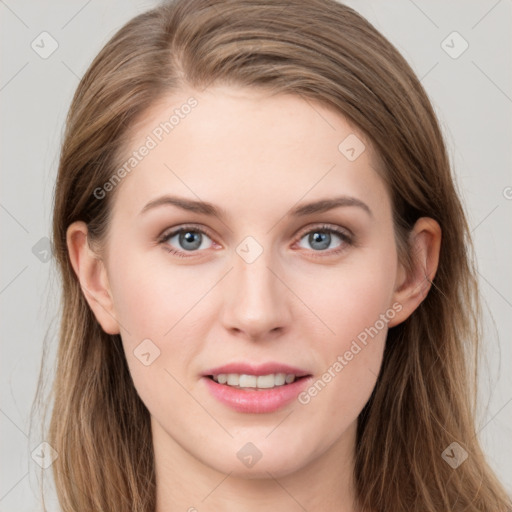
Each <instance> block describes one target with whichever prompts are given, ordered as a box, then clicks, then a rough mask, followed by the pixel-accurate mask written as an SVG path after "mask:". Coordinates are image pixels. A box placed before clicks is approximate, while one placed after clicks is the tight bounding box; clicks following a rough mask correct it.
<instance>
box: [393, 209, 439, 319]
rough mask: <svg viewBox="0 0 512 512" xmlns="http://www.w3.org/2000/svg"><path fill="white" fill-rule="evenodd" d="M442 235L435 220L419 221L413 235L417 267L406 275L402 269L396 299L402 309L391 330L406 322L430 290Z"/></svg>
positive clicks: (411, 235)
mask: <svg viewBox="0 0 512 512" xmlns="http://www.w3.org/2000/svg"><path fill="white" fill-rule="evenodd" d="M441 235H442V234H441V227H440V226H439V224H438V222H436V221H435V220H434V219H431V218H429V217H421V218H420V219H418V220H417V221H416V223H415V225H414V228H413V229H412V231H411V234H410V242H411V243H410V245H411V250H412V254H411V257H412V263H413V268H412V269H411V271H410V272H406V271H405V269H404V268H403V267H400V269H399V272H398V273H397V282H396V283H395V293H394V295H393V299H394V302H398V303H399V304H401V306H402V309H401V311H400V314H398V315H396V316H395V318H394V319H393V321H392V322H390V323H389V324H388V326H389V327H393V326H395V325H398V324H400V323H402V322H403V321H404V320H406V319H407V318H408V317H409V316H410V315H411V314H412V313H413V312H414V311H415V310H416V308H417V307H418V306H419V305H420V304H421V303H422V302H423V300H424V299H425V297H426V296H427V294H428V292H429V291H430V288H431V286H432V281H433V280H434V277H435V275H436V272H437V268H438V264H439V254H440V249H441Z"/></svg>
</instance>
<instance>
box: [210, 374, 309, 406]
mask: <svg viewBox="0 0 512 512" xmlns="http://www.w3.org/2000/svg"><path fill="white" fill-rule="evenodd" d="M222 368H226V367H222ZM237 368H238V369H239V368H240V366H237ZM280 368H281V369H283V366H282V365H281V366H280ZM288 368H289V367H288ZM258 371H261V370H258ZM215 372H217V370H215ZM264 372H266V373H260V375H267V374H268V373H294V372H293V371H290V372H285V371H284V370H283V371H270V372H269V371H268V370H267V369H265V370H264ZM219 373H245V374H247V375H251V372H248V371H247V368H246V370H244V372H241V371H239V370H237V371H230V372H226V371H224V370H223V371H221V372H219ZM215 374H216V373H215ZM252 374H253V375H255V374H254V373H252ZM312 379H313V377H312V376H311V375H310V376H308V377H304V378H301V379H299V380H296V381H295V382H292V383H291V384H285V385H284V386H278V387H276V388H273V389H261V390H258V389H254V390H252V389H251V390H247V389H238V388H234V387H230V386H227V385H226V384H219V383H218V382H215V381H214V380H213V379H211V378H210V377H208V376H203V377H202V379H201V380H202V381H204V382H205V385H206V387H207V388H208V391H209V392H210V393H211V394H212V395H213V396H214V397H215V398H216V399H217V400H218V401H219V402H221V403H222V404H224V405H227V406H228V407H230V408H232V409H234V410H235V411H238V412H245V413H268V412H274V411H277V410H278V409H281V408H282V407H284V406H285V405H288V404H289V403H291V402H293V401H294V400H295V399H296V398H297V396H298V395H299V393H301V392H302V391H304V389H305V388H306V386H308V385H309V384H310V382H311V380H312Z"/></svg>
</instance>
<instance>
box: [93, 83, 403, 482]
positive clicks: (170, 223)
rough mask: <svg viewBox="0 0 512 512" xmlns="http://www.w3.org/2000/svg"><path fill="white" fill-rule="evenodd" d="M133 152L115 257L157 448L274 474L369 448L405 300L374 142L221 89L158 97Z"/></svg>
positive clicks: (294, 109) (313, 116)
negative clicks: (363, 427)
mask: <svg viewBox="0 0 512 512" xmlns="http://www.w3.org/2000/svg"><path fill="white" fill-rule="evenodd" d="M191 97H193V98H194V99H195V101H189V102H188V103H187V100H189V98H191ZM187 104H188V105H190V108H185V107H184V105H187ZM191 105H193V106H191ZM176 112H178V113H177V114H176ZM173 113H174V114H175V117H174V119H173V121H171V122H172V123H173V124H172V128H170V126H171V125H169V124H168V125H165V122H166V121H169V118H170V117H171V115H173ZM161 123H162V124H161ZM163 127H165V128H166V129H167V130H166V129H164V128H163ZM167 132H168V133H167ZM347 137H348V139H347ZM363 144H364V146H363ZM144 145H145V146H146V147H147V148H149V149H148V150H147V151H145V150H141V149H140V148H141V147H142V146H144ZM134 151H135V152H137V155H136V156H134V158H136V159H137V163H136V165H134V166H133V168H132V169H131V170H130V172H126V173H121V175H122V176H121V177H122V180H121V182H120V183H119V184H118V185H116V187H117V189H116V190H115V202H114V206H113V217H112V222H111V225H110V231H109V236H108V241H107V246H106V253H105V254H106V256H105V259H104V262H105V270H106V275H107V276H108V286H109V290H110V294H111V297H112V316H113V317H115V319H116V322H117V325H118V326H119V332H120V334H121V337H122V341H123V345H124V349H125V354H126V359H127V361H128V365H129V368H130V371H131V375H132V377H133V382H134V385H135V387H136V389H137V392H138V393H139V395H140V397H141V399H142V400H143V402H144V403H145V405H146V406H147V408H148V410H149V412H150V414H151V418H152V427H153V433H154V441H155V450H156V451H157V452H158V451H159V450H166V449H167V450H169V452H173V453H176V452H177V451H181V453H187V454H188V455H187V456H189V457H192V458H193V459H194V460H195V461H198V462H199V463H201V464H203V465H206V466H208V467H210V468H213V469H215V470H218V471H222V472H224V473H228V472H232V474H238V475H247V476H248V477H258V476H260V477H263V476H266V475H267V473H266V472H267V471H268V472H270V473H272V474H273V475H274V476H281V475H286V474H289V473H291V472H293V471H297V470H299V469H300V468H303V467H306V466H307V465H308V464H312V463H313V462H314V461H315V460H318V459H319V458H321V457H326V456H327V454H328V453H336V449H337V448H339V447H341V446H342V445H344V446H347V443H348V444H351V443H352V444H353V441H354V434H355V426H356V421H357V417H358V415H359V413H360V412H361V410H362V408H363V406H364V405H365V403H366V402H367V401H368V399H369V397H370V394H371V392H372V390H373V388H374V386H375V382H376V378H377V374H378V373H379V369H380V365H381V361H382V355H383V350H384V345H385V339H386V334H387V330H388V328H389V327H390V326H392V325H394V324H395V323H396V322H397V318H398V313H399V311H400V309H401V305H400V304H399V303H397V302H396V297H395V289H396V287H397V277H398V268H399V267H398V262H397V253H396V247H395V240H394V232H393V224H392V208H391V202H390V197H389V194H388V192H387V190H386V187H385V185H384V182H383V181H382V179H381V177H380V176H379V175H378V173H377V172H376V170H375V166H376V155H375V154H373V153H372V150H371V147H370V144H369V142H368V141H367V140H365V139H364V137H363V136H362V135H361V134H360V133H359V132H358V131H357V130H355V129H354V128H353V127H352V126H350V125H349V124H348V122H347V121H346V120H345V119H344V118H343V117H342V116H341V115H340V114H338V113H335V112H333V111H331V110H330V109H327V108H325V107H322V106H320V105H319V104H317V103H314V102H310V101H305V100H304V99H302V98H301V97H298V96H292V95H279V96H273V97H271V96H269V95H265V94H264V93H262V92H258V91H255V90H252V89H242V88H232V87H226V86H222V87H221V86H216V87H214V88H210V89H207V90H206V91H203V92H201V93H199V92H196V91H193V92H183V93H180V94H174V95H172V96H169V97H167V98H166V99H165V101H162V102H160V103H159V104H158V105H155V106H154V107H153V108H152V109H151V111H149V112H148V114H147V115H146V116H145V117H144V119H143V121H142V122H140V123H139V124H138V125H137V126H136V129H135V130H134V136H133V138H132V141H131V147H130V149H129V150H128V151H127V160H128V159H129V158H130V157H131V156H133V152H134ZM142 153H144V155H143V154H142ZM134 162H135V160H134V161H132V163H134ZM124 174H126V175H125V176H124ZM103 190H106V193H114V192H113V191H110V190H109V187H108V186H107V187H105V188H104V189H103ZM101 194H102V193H101V192H98V195H101ZM99 200H101V199H99ZM325 201H327V202H330V203H327V202H325ZM180 202H181V206H180ZM196 202H202V203H208V204H209V206H204V205H202V206H201V205H197V204H195V203H196ZM322 202H324V203H322ZM306 205H310V206H308V207H306ZM315 205H316V206H315ZM223 367H224V368H223ZM219 374H221V376H220V377H219V376H218V375H219ZM283 374H284V376H283ZM212 375H213V376H214V378H215V379H217V380H219V381H220V383H219V382H215V381H214V380H213V379H212V378H211V376H212ZM222 375H225V377H223V376H222ZM239 375H243V376H242V377H241V378H239ZM247 375H248V376H249V377H247ZM272 375H274V376H272ZM286 375H293V376H295V381H294V382H293V383H286V380H288V381H291V380H293V378H292V377H288V379H286ZM258 376H260V377H262V378H261V379H258ZM299 377H300V378H299ZM226 379H229V380H228V383H226V384H223V383H222V382H223V381H225V380H226ZM237 379H238V380H237ZM283 380H284V381H285V383H284V384H283ZM229 383H231V385H230V384H229ZM237 383H238V386H242V388H244V389H241V388H239V387H235V386H236V385H237ZM254 386H269V387H267V388H265V389H256V388H255V387H254ZM251 457H252V458H251ZM258 457H260V458H259V460H257V459H258ZM253 460H257V463H255V464H254V463H253V462H251V461H253ZM338 463H339V461H338Z"/></svg>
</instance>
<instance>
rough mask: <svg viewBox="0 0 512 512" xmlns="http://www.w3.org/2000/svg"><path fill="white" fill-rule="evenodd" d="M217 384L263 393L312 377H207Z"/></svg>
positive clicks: (235, 375) (271, 374)
mask: <svg viewBox="0 0 512 512" xmlns="http://www.w3.org/2000/svg"><path fill="white" fill-rule="evenodd" d="M206 377H208V378H209V379H210V380H213V381H214V382H216V383H217V384H222V385H225V386H229V387H231V388H235V389H239V390H246V391H261V390H268V389H275V388H281V387H285V386H289V385H290V384H293V383H294V382H296V381H299V380H301V379H306V378H307V377H311V375H310V374H306V375H296V374H294V373H269V374H266V375H251V374H246V373H242V374H239V373H218V374H212V375H206Z"/></svg>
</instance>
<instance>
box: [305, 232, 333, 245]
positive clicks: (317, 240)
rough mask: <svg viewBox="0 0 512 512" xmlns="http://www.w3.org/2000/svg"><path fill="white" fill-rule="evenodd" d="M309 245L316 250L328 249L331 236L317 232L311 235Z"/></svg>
mask: <svg viewBox="0 0 512 512" xmlns="http://www.w3.org/2000/svg"><path fill="white" fill-rule="evenodd" d="M309 243H310V244H311V247H313V248H314V249H326V248H327V247H329V245H330V243H331V235H330V234H329V233H325V232H321V231H315V232H314V233H311V234H310V235H309ZM315 244H319V246H316V247H315Z"/></svg>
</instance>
